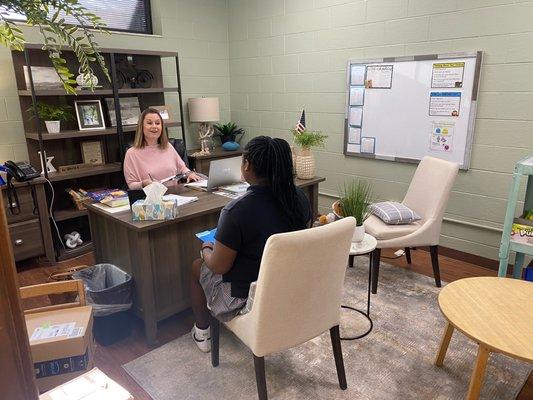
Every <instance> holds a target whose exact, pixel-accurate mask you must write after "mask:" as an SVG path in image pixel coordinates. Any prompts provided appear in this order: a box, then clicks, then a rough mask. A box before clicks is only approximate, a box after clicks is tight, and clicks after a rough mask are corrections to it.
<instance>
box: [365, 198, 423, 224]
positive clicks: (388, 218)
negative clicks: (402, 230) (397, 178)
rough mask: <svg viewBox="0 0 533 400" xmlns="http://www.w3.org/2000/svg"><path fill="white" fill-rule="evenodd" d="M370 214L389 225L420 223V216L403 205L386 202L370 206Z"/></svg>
mask: <svg viewBox="0 0 533 400" xmlns="http://www.w3.org/2000/svg"><path fill="white" fill-rule="evenodd" d="M370 212H371V213H372V214H374V215H375V216H376V217H378V218H380V219H381V220H382V221H383V222H385V223H386V224H389V225H404V224H410V223H411V222H413V221H418V220H419V219H420V215H418V214H417V213H416V212H414V211H413V210H411V209H410V208H409V207H407V206H405V205H403V204H402V203H397V202H395V201H384V202H382V203H374V204H371V205H370Z"/></svg>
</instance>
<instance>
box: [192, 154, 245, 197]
mask: <svg viewBox="0 0 533 400" xmlns="http://www.w3.org/2000/svg"><path fill="white" fill-rule="evenodd" d="M241 161H242V157H231V158H223V159H221V160H213V161H211V162H210V163H209V176H208V178H207V179H204V180H202V181H198V182H191V183H187V184H186V185H185V186H186V187H189V188H191V189H197V190H205V191H208V192H210V191H212V190H214V189H216V188H218V187H219V186H225V185H231V184H234V183H238V182H241V177H242V175H241Z"/></svg>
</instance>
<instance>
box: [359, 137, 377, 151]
mask: <svg viewBox="0 0 533 400" xmlns="http://www.w3.org/2000/svg"><path fill="white" fill-rule="evenodd" d="M375 152H376V138H373V137H362V138H361V153H366V154H374V153H375Z"/></svg>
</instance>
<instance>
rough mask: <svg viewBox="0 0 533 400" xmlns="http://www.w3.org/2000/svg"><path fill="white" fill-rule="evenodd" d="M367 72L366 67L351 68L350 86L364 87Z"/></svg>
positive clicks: (353, 66) (356, 66)
mask: <svg viewBox="0 0 533 400" xmlns="http://www.w3.org/2000/svg"><path fill="white" fill-rule="evenodd" d="M365 70H366V67H365V66H364V65H351V66H350V85H359V86H362V85H364V84H365Z"/></svg>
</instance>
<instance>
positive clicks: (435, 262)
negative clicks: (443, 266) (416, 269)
mask: <svg viewBox="0 0 533 400" xmlns="http://www.w3.org/2000/svg"><path fill="white" fill-rule="evenodd" d="M429 252H430V253H431V265H432V266H433V276H434V277H435V285H436V286H437V287H441V284H440V270H439V246H429Z"/></svg>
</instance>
